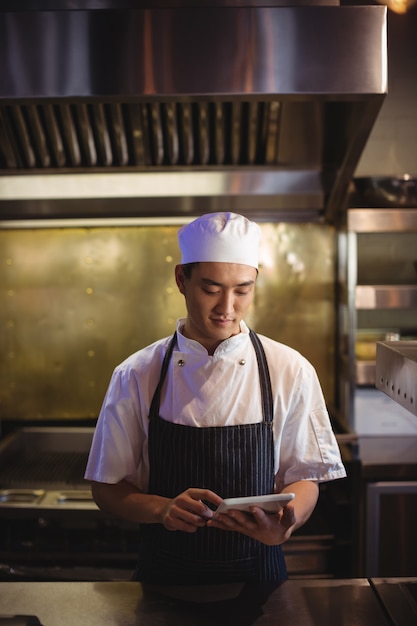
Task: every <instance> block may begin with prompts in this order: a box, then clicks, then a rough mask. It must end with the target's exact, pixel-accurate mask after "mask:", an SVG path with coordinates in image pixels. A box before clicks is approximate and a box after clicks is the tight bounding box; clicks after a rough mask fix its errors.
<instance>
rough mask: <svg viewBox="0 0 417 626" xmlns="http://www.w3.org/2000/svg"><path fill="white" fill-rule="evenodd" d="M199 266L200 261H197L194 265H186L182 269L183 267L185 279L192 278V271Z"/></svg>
mask: <svg viewBox="0 0 417 626" xmlns="http://www.w3.org/2000/svg"><path fill="white" fill-rule="evenodd" d="M197 265H198V261H195V262H194V263H184V264H183V265H182V266H181V267H182V271H183V272H184V276H185V278H188V279H189V278H191V274H192V271H193V269H194V267H196V266H197Z"/></svg>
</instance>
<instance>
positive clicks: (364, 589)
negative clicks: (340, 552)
mask: <svg viewBox="0 0 417 626" xmlns="http://www.w3.org/2000/svg"><path fill="white" fill-rule="evenodd" d="M380 582H381V581H380ZM382 582H383V585H382V586H383V588H384V592H385V594H386V593H387V589H388V590H389V591H390V592H391V593H390V594H389V595H390V597H391V601H390V611H391V613H388V614H387V612H386V611H385V610H384V608H383V607H382V606H381V599H380V597H379V595H378V591H377V589H378V585H377V584H375V582H373V581H368V580H366V579H349V580H326V581H324V580H302V581H288V582H286V583H284V584H283V585H281V586H280V587H278V588H275V589H268V588H267V587H248V586H242V585H230V586H222V587H208V588H204V589H202V588H194V589H193V588H177V589H174V588H172V589H171V590H170V595H162V594H161V593H160V592H159V591H156V590H154V589H153V590H150V589H146V588H144V587H143V586H142V585H140V584H139V583H107V582H97V583H0V615H16V614H18V615H22V614H26V615H36V616H37V617H38V618H39V621H40V623H41V624H43V626H67V625H68V626H73V625H74V624H88V626H95V625H96V624H97V625H100V626H103V625H104V624H112V625H113V626H117V624H120V625H121V624H123V626H130V625H132V626H133V625H135V626H138V625H139V626H140V625H146V626H157V625H159V626H160V625H161V624H164V625H166V626H174V625H178V626H179V625H181V626H187V625H193V626H195V624H199V626H210V625H214V624H216V626H221V625H222V624H231V623H236V624H239V626H249V625H258V626H261V625H263V626H272V625H273V624H274V625H276V624H278V623H279V624H280V625H281V626H286V625H293V624H297V625H298V626H317V625H318V624H319V625H320V626H330V625H332V626H333V625H334V624H335V623H337V624H340V625H341V626H343V624H346V625H349V626H362V625H364V626H365V625H366V626H373V625H375V626H384V625H388V624H393V623H395V624H396V625H397V626H411V625H412V624H415V623H416V620H417V606H416V605H415V604H414V606H413V598H412V595H409V598H408V599H406V595H404V593H403V587H404V584H405V583H404V582H403V583H402V587H401V586H399V585H397V583H396V582H395V580H394V581H392V580H391V581H389V580H386V581H382ZM416 584H417V581H416V579H413V582H411V583H410V585H414V586H415V585H416ZM396 594H397V596H398V597H396ZM392 598H394V599H392ZM408 600H410V602H408ZM405 604H406V605H407V606H405ZM397 607H400V613H399V614H400V617H399V619H397V617H396V611H397ZM390 620H391V621H390ZM392 620H394V621H392ZM0 624H1V620H0Z"/></svg>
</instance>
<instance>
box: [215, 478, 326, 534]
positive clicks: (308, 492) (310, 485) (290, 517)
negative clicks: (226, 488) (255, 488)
mask: <svg viewBox="0 0 417 626" xmlns="http://www.w3.org/2000/svg"><path fill="white" fill-rule="evenodd" d="M285 492H287V493H288V492H294V493H295V498H294V500H292V501H291V502H289V503H288V504H287V505H286V506H285V507H284V508H283V509H282V510H281V511H279V512H278V513H276V514H271V513H265V511H263V510H262V509H261V508H259V507H255V506H254V507H252V508H251V512H250V513H248V512H244V511H238V510H230V511H229V512H227V513H224V514H219V515H217V516H216V517H215V519H212V520H210V521H208V522H207V526H209V527H211V528H221V529H223V530H234V531H236V532H239V533H242V534H243V535H247V536H248V537H252V539H257V540H258V541H261V542H262V543H265V544H266V545H280V544H282V543H284V542H285V541H287V540H288V539H289V538H290V537H291V535H292V533H293V532H294V531H295V530H296V529H297V528H299V527H300V526H302V525H303V524H304V523H305V522H306V521H307V520H308V518H309V517H310V515H311V513H312V512H313V510H314V507H315V505H316V502H317V498H318V493H319V492H318V485H317V483H315V482H312V481H308V480H305V481H298V482H295V483H292V484H290V485H287V486H286V487H285V489H284V490H283V493H285Z"/></svg>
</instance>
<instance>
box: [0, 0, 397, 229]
mask: <svg viewBox="0 0 417 626" xmlns="http://www.w3.org/2000/svg"><path fill="white" fill-rule="evenodd" d="M1 4H2V8H1V11H0V32H1V33H4V35H3V36H2V37H0V75H1V76H2V80H1V82H0V128H1V130H2V132H1V133H0V137H1V139H0V173H1V174H2V176H0V198H1V199H2V200H1V202H0V216H1V217H3V218H4V219H16V218H21V217H22V216H23V217H27V218H31V217H34V218H38V217H39V216H40V215H42V217H69V216H71V217H79V216H80V212H82V215H83V216H89V217H91V216H92V215H95V216H100V217H104V216H113V217H118V216H133V215H135V216H148V217H149V216H152V215H154V214H155V212H156V211H157V213H158V215H183V214H186V215H189V214H196V213H197V214H198V213H201V212H209V211H211V210H217V211H218V210H231V209H233V210H235V211H236V212H247V211H255V212H256V214H257V216H258V217H265V214H270V213H271V212H273V213H275V214H279V215H280V217H281V219H291V220H299V219H306V217H307V218H308V219H309V220H314V221H315V220H318V219H319V220H321V219H324V218H326V219H328V220H329V221H333V220H334V218H335V215H336V214H337V213H338V212H340V211H341V208H342V205H343V204H344V202H345V197H346V191H347V188H348V185H349V183H350V181H351V178H352V175H353V172H354V169H355V167H356V165H357V163H358V160H359V157H360V154H361V152H362V150H363V148H364V146H365V144H366V141H367V138H368V136H369V134H370V132H371V129H372V126H373V123H374V121H375V119H376V117H377V115H378V113H379V110H380V108H381V106H382V103H383V101H384V98H385V95H386V93H387V50H386V8H385V7H381V6H348V7H346V6H338V5H339V3H338V2H337V0H304V2H303V3H302V5H303V6H301V4H300V3H295V6H293V5H294V3H288V2H284V1H283V0H272V1H268V2H267V3H263V2H260V1H257V0H242V1H241V2H239V3H236V2H234V1H233V0H218V1H216V2H213V3H211V2H204V3H203V4H202V5H201V6H199V7H198V12H197V10H196V8H195V7H194V6H193V3H190V2H187V1H185V0H173V1H170V2H164V1H163V0H156V1H153V2H140V3H138V2H136V1H135V0H125V1H124V2H123V6H120V2H117V1H116V0H106V2H104V5H103V3H97V2H94V1H93V0H90V1H87V2H85V3H82V8H80V7H79V6H74V5H73V3H72V2H69V1H68V0H57V1H56V2H54V3H53V5H51V3H50V2H45V1H43V0H36V1H34V2H31V3H30V9H26V10H17V9H16V3H15V2H12V1H11V0H9V1H7V2H2V3H1ZM26 4H27V3H26ZM326 5H327V6H326ZM51 6H53V9H52V10H51V8H50V7H51ZM103 6H104V7H105V8H104V9H103V8H102V7H103ZM109 41H111V45H109ZM68 42H71V45H68ZM75 51H76V52H75ZM329 59H331V63H329V62H328V60H329ZM16 173H18V174H19V176H16V175H15V174H16ZM22 174H26V175H27V176H22ZM80 174H82V176H81V175H80ZM57 175H59V176H57ZM74 177H75V180H74ZM80 198H83V199H84V200H85V202H79V199H80Z"/></svg>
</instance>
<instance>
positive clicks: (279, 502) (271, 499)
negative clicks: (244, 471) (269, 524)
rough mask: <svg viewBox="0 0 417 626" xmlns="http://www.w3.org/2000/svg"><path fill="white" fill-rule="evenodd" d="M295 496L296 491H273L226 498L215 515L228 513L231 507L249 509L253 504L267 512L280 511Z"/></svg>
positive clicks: (241, 509) (240, 509)
mask: <svg viewBox="0 0 417 626" xmlns="http://www.w3.org/2000/svg"><path fill="white" fill-rule="evenodd" d="M294 498H295V494H294V493H272V494H270V495H268V496H248V497H245V498H225V499H224V500H223V502H222V503H221V504H220V506H218V507H217V509H216V511H215V513H214V517H216V515H217V514H218V513H227V511H230V510H231V509H238V510H239V511H249V510H250V508H251V507H252V506H258V507H259V508H261V509H262V510H264V511H265V512H266V513H278V511H279V510H280V509H282V508H283V507H284V506H285V505H286V504H288V502H290V501H291V500H293V499H294Z"/></svg>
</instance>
